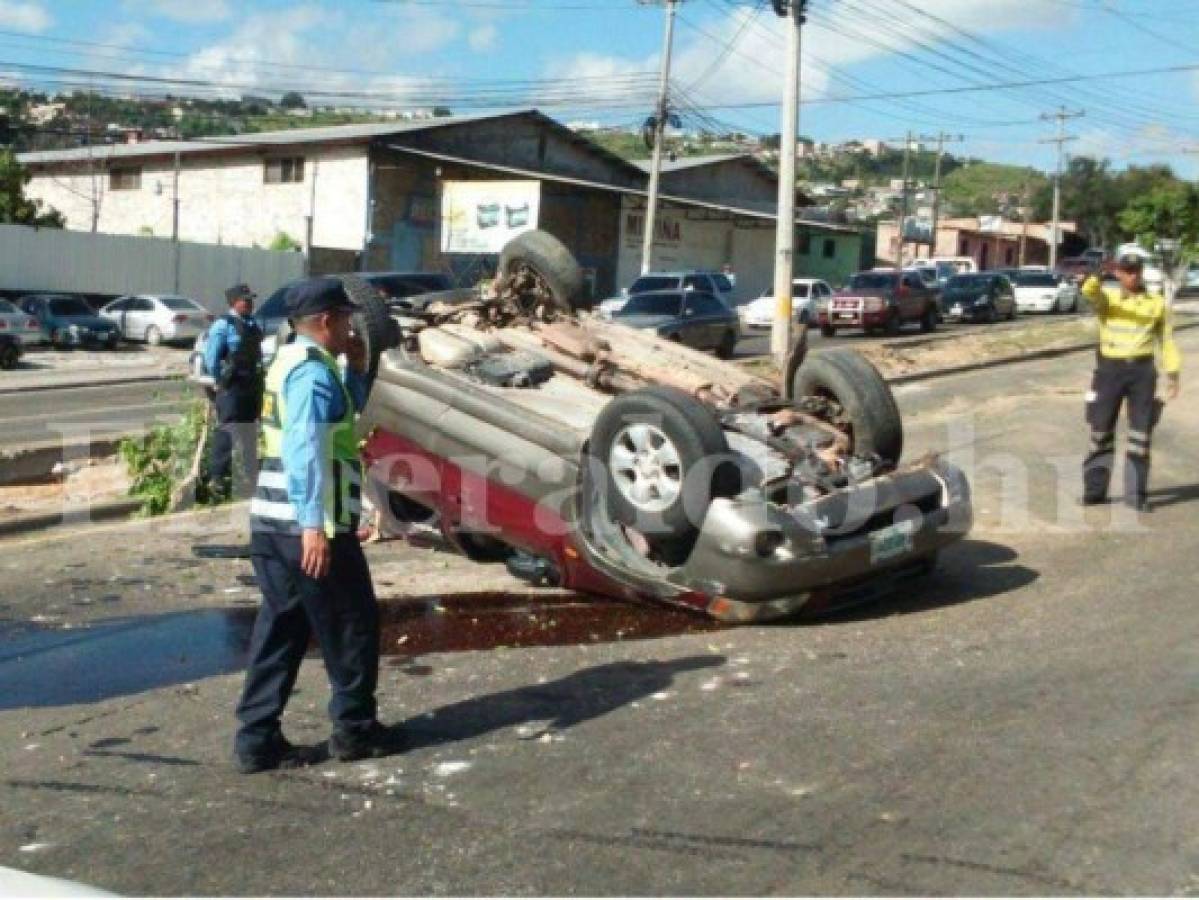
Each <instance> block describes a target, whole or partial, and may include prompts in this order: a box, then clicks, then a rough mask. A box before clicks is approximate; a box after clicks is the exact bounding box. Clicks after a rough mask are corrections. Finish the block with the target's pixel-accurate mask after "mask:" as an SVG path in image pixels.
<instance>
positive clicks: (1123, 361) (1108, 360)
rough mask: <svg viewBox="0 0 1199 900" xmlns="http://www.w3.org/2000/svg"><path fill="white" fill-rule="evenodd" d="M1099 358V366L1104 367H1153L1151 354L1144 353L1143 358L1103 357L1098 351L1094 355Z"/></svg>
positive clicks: (1101, 352)
mask: <svg viewBox="0 0 1199 900" xmlns="http://www.w3.org/2000/svg"><path fill="white" fill-rule="evenodd" d="M1095 355H1096V356H1097V357H1098V358H1099V364H1100V365H1104V366H1151V365H1153V354H1152V353H1146V354H1145V355H1143V356H1104V355H1103V351H1102V350H1099V351H1097V352H1096V354H1095Z"/></svg>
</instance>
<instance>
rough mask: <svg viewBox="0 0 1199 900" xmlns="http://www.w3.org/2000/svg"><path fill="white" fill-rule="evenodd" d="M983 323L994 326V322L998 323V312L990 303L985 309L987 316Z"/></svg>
mask: <svg viewBox="0 0 1199 900" xmlns="http://www.w3.org/2000/svg"><path fill="white" fill-rule="evenodd" d="M983 321H984V322H986V323H987V324H988V325H994V324H995V323H996V322H998V321H999V310H997V309H996V308H995V304H994V303H992V304H991V305H990V306H988V307H987V315H986V317H985V318H984V319H983Z"/></svg>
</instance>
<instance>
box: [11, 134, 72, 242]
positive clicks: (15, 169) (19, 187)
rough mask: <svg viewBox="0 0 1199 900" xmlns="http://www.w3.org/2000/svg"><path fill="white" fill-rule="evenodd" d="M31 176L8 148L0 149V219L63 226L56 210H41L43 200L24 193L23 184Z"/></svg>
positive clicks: (35, 224)
mask: <svg viewBox="0 0 1199 900" xmlns="http://www.w3.org/2000/svg"><path fill="white" fill-rule="evenodd" d="M31 177H32V176H31V175H30V174H29V173H28V172H27V171H26V170H25V167H24V166H22V165H21V164H20V163H19V162H17V157H16V154H14V153H13V152H12V151H11V150H0V222H12V223H16V224H17V225H32V226H34V227H35V228H62V227H63V225H65V224H66V221H65V220H64V219H63V216H62V213H60V212H59V211H58V210H56V209H52V208H51V209H43V206H42V201H40V200H35V199H33V198H30V197H26V196H25V185H27V184H28V183H29V179H30V178H31Z"/></svg>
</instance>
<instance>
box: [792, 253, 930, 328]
mask: <svg viewBox="0 0 1199 900" xmlns="http://www.w3.org/2000/svg"><path fill="white" fill-rule="evenodd" d="M939 318H940V309H939V308H938V303H937V292H936V290H935V289H933V288H930V287H929V286H928V285H927V284H925V282H924V279H923V278H921V277H920V274H919V273H918V272H911V271H907V270H900V269H874V270H871V271H869V272H858V273H857V274H856V275H854V276H853V277H852V278H851V279H850V281H849V287H847V288H845V289H844V290H840V291H838V292H837V293H835V294H833V296H832V298H831V299H830V300H829V301H828V303H827V304H825V305H822V306H821V307H820V308H819V309H818V310H817V311H816V322H817V324H818V325H819V326H820V333H821V334H823V335H824V336H825V337H832V336H833V335H835V334H836V333H837V330H838V329H839V328H863V329H865V330H866V331H867V332H870V331H876V330H877V331H884V332H886V333H887V334H898V333H899V329H900V328H901V327H902V326H903V325H905V324H907V323H909V322H915V323H919V325H920V330H921V331H933V330H935V329H936V327H937V321H938V319H939Z"/></svg>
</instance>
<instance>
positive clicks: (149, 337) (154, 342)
mask: <svg viewBox="0 0 1199 900" xmlns="http://www.w3.org/2000/svg"><path fill="white" fill-rule="evenodd" d="M146 343H147V344H149V345H150V346H151V347H157V346H158V345H159V344H161V343H162V332H161V331H160V330H159V329H158V327H157V326H155V325H151V326H150V327H149V328H147V329H146Z"/></svg>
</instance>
